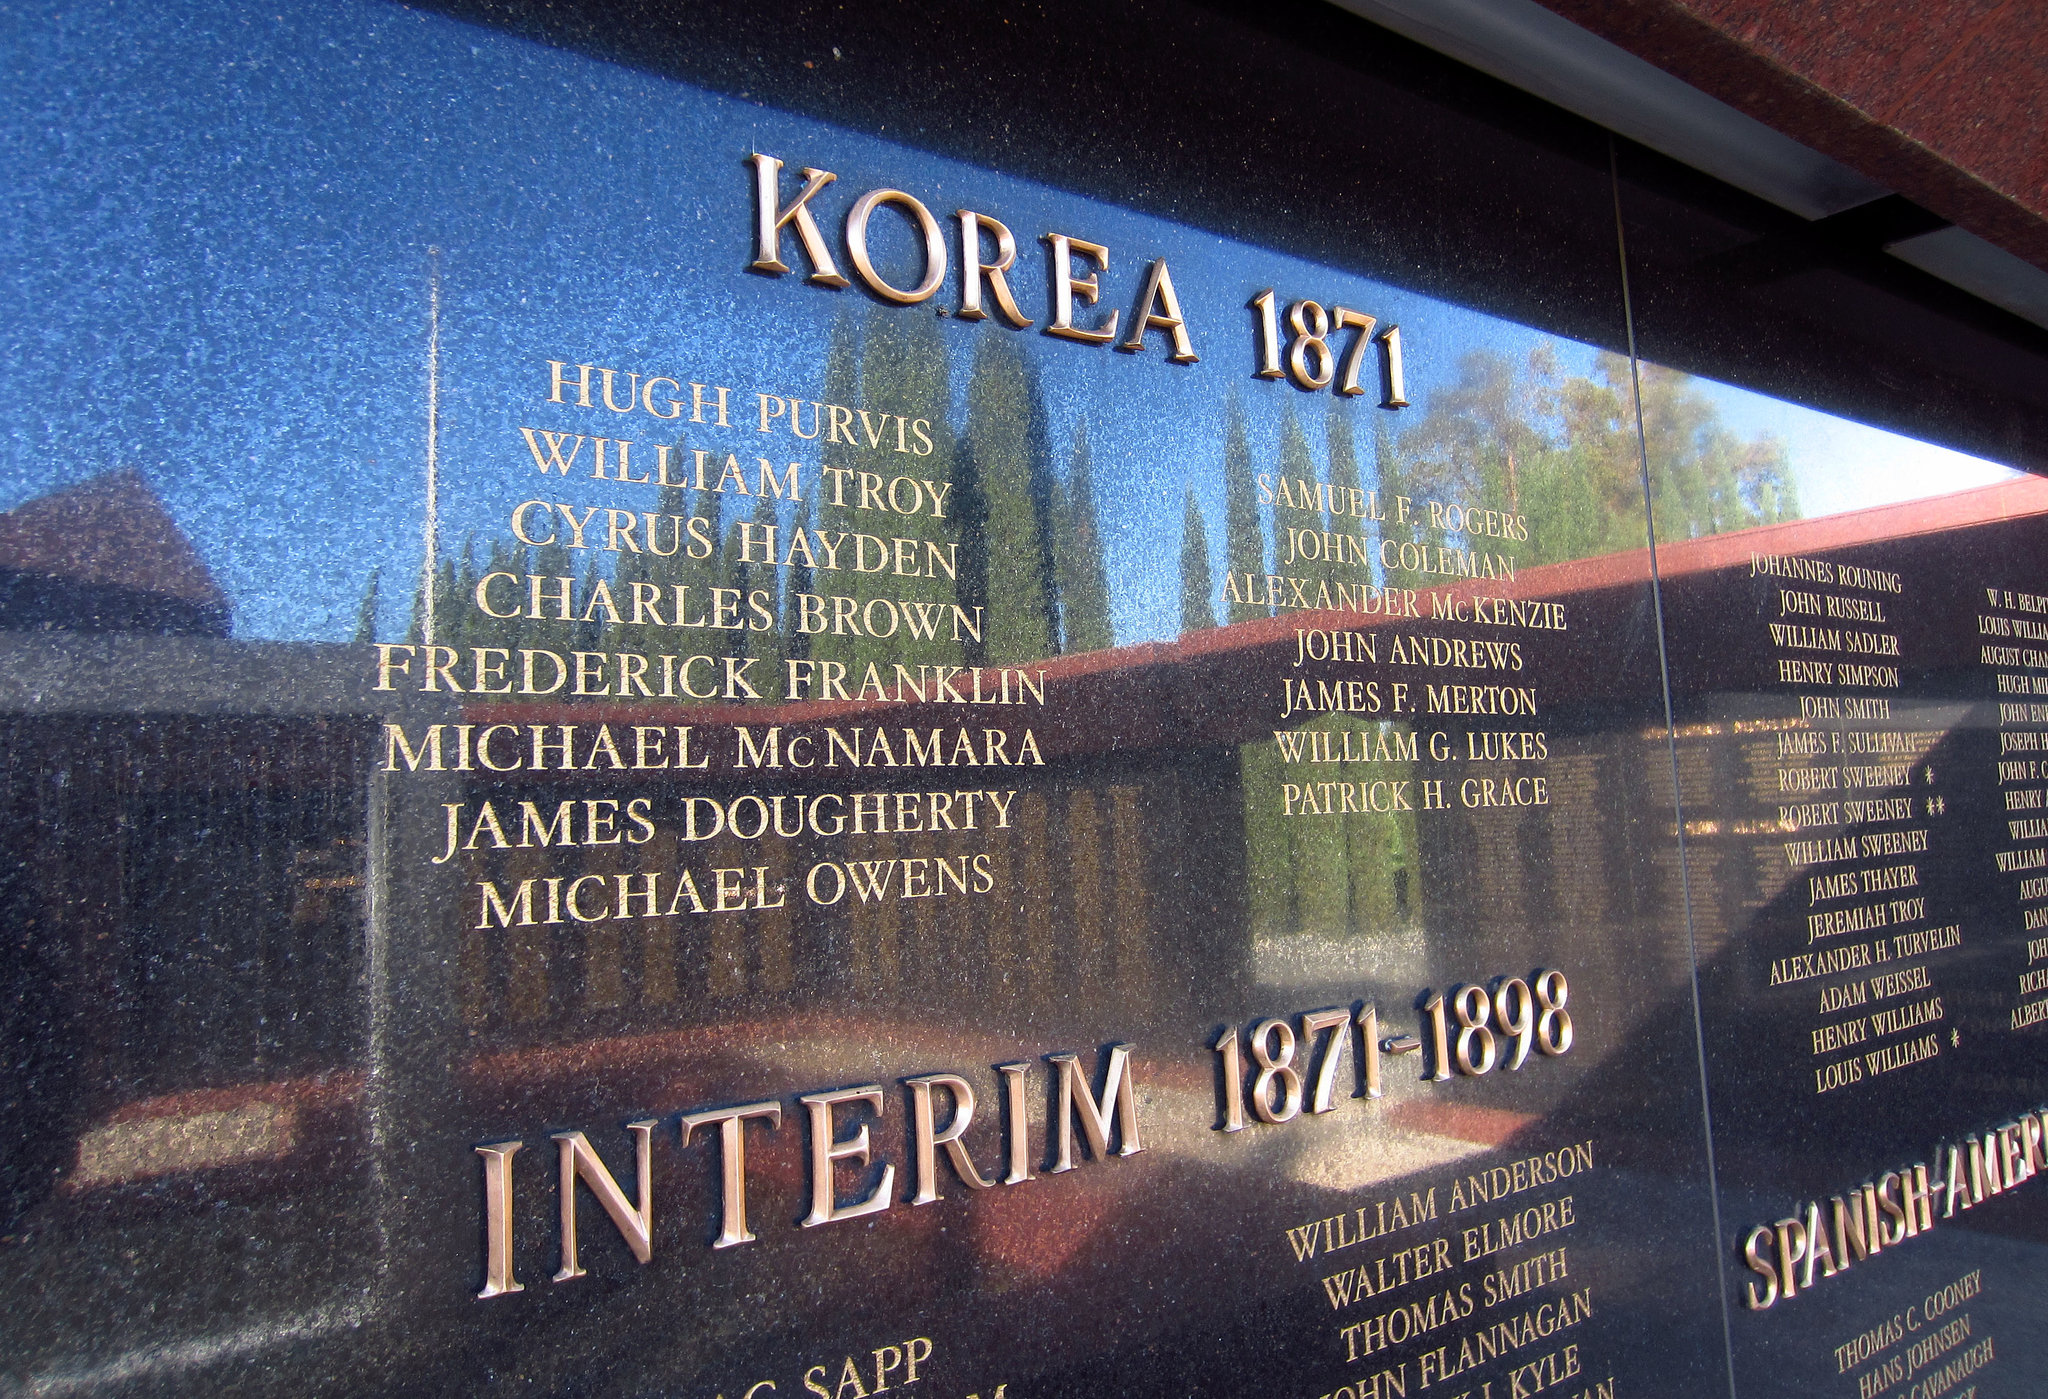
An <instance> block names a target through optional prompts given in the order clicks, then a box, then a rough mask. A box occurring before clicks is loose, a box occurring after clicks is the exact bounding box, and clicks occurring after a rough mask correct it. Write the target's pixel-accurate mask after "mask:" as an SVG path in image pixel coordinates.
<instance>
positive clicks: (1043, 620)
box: [961, 335, 1055, 665]
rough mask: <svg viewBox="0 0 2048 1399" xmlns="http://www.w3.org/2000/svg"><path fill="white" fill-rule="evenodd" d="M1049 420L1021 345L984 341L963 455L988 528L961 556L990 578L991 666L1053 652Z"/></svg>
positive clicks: (1002, 339) (971, 383)
mask: <svg viewBox="0 0 2048 1399" xmlns="http://www.w3.org/2000/svg"><path fill="white" fill-rule="evenodd" d="M1043 418H1044V413H1043V412H1042V410H1041V409H1040V406H1039V403H1038V394H1037V385H1036V383H1035V382H1034V381H1033V379H1032V377H1031V375H1030V373H1029V371H1028V370H1027V369H1026V368H1025V365H1024V359H1023V355H1022V354H1021V353H1020V352H1019V350H1018V349H1017V347H1016V345H1015V344H1014V343H1013V342H1012V341H1011V340H1010V338H1009V337H1008V336H1001V335H989V336H984V337H982V339H981V342H980V344H979V345H977V346H976V348H975V355H974V370H973V374H972V376H971V377H970V378H969V380H968V382H967V442H968V445H969V452H968V453H967V454H965V455H964V456H963V465H964V466H966V467H967V468H968V469H969V470H970V471H971V474H972V479H973V482H974V486H975V494H977V495H978V496H979V501H978V513H979V515H980V517H981V518H980V521H979V523H980V526H981V527H980V530H979V531H978V538H974V539H971V540H970V539H968V538H965V537H963V539H962V541H961V553H962V555H963V556H965V555H968V554H970V553H971V554H973V555H975V556H976V562H977V564H978V565H979V572H980V576H981V578H982V580H984V581H983V584H982V586H983V588H984V589H985V595H986V597H987V599H988V601H987V604H986V606H987V611H986V613H985V614H984V617H985V623H984V625H985V627H986V631H985V633H984V634H985V636H986V644H985V647H984V650H985V652H986V659H987V663H988V664H990V665H1014V664H1018V663H1021V662H1024V661H1030V660H1037V659H1039V658H1040V657H1043V656H1046V655H1048V654H1050V653H1051V651H1052V637H1053V627H1052V624H1051V622H1050V621H1049V620H1048V617H1047V606H1048V602H1049V601H1054V600H1055V595H1054V589H1053V588H1052V587H1051V586H1050V582H1051V580H1050V578H1049V577H1048V574H1049V572H1050V570H1049V568H1048V563H1049V558H1048V555H1049V553H1050V543H1051V541H1050V539H1049V537H1048V533H1047V531H1046V530H1045V529H1044V515H1043V514H1042V513H1041V512H1042V510H1043V508H1044V507H1045V506H1046V505H1047V504H1048V503H1049V502H1048V496H1049V485H1050V482H1049V473H1047V472H1046V471H1045V470H1044V469H1043V463H1042V460H1041V459H1040V456H1041V453H1040V448H1041V444H1042V441H1043V428H1042V422H1043ZM964 523H965V522H964V521H963V524H964ZM964 534H965V531H964V529H963V536H964ZM962 571H963V572H965V571H966V570H965V569H963V570H962Z"/></svg>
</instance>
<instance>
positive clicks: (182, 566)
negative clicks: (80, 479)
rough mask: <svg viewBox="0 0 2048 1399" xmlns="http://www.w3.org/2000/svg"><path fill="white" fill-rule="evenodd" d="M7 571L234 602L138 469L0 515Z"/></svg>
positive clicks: (0, 561)
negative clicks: (220, 586)
mask: <svg viewBox="0 0 2048 1399" xmlns="http://www.w3.org/2000/svg"><path fill="white" fill-rule="evenodd" d="M0 569H12V570H15V571H17V572H21V573H31V574H42V575H45V576H48V577H54V578H61V579H64V580H66V581H67V582H73V583H96V584H100V585H102V586H108V587H117V588H130V589H133V590H134V591H136V592H139V593H154V594H157V595H158V596H161V597H173V598H178V599H181V600H182V601H185V602H190V603H196V604H198V605H200V606H202V607H220V608H225V607H226V606H227V598H226V597H225V596H223V595H222V593H221V591H220V588H219V586H218V585H217V584H216V583H215V582H214V581H213V575H212V574H211V573H209V572H207V569H206V564H205V562H204V561H203V560H202V559H201V558H200V557H199V551H198V550H196V549H194V548H193V547H192V541H191V540H189V539H187V538H186V537H185V532H184V531H183V530H181V529H179V528H178V524H177V521H175V520H173V519H172V518H171V515H170V512H169V511H168V510H166V509H165V508H164V503H163V500H162V498H161V497H159V496H158V495H157V493H156V492H155V491H154V490H151V489H150V486H149V483H148V482H147V481H144V480H143V479H142V473H140V472H138V471H132V470H130V471H110V472H108V473H107V474H106V475H104V476H95V477H93V478H92V479H91V480H90V481H87V482H85V483H83V484H82V485H77V486H73V487H71V488H70V489H69V490H63V491H58V492H56V493H55V494H52V495H46V496H39V497H37V498H36V499H35V500H31V501H29V502H28V503H27V504H26V505H20V506H17V507H15V508H14V509H13V510H9V511H8V512H6V513H5V514H0Z"/></svg>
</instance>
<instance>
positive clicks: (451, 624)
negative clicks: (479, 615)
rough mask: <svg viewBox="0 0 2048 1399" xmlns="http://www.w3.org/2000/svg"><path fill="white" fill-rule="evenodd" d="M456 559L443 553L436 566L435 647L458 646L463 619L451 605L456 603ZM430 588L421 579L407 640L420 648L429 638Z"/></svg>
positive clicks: (413, 602)
mask: <svg viewBox="0 0 2048 1399" xmlns="http://www.w3.org/2000/svg"><path fill="white" fill-rule="evenodd" d="M455 587H456V576H455V560H454V559H453V558H450V557H449V556H448V555H446V554H443V555H442V556H441V559H440V562H439V563H437V564H436V565H435V567H434V607H433V612H434V644H435V645H436V646H459V645H461V644H462V642H461V639H460V637H459V635H458V631H459V627H460V618H459V616H458V614H457V612H456V610H455V608H454V607H453V606H452V605H451V604H452V603H453V602H454V601H455V600H456V598H455ZM426 623H427V587H426V580H425V579H424V578H422V579H421V580H420V584H419V586H418V587H417V588H416V589H415V590H414V592H413V598H412V625H411V626H410V627H408V628H407V629H406V637H405V639H406V640H407V641H409V642H411V643H412V644H413V645H415V646H417V645H420V644H421V643H423V642H424V641H425V640H426V635H427V626H426Z"/></svg>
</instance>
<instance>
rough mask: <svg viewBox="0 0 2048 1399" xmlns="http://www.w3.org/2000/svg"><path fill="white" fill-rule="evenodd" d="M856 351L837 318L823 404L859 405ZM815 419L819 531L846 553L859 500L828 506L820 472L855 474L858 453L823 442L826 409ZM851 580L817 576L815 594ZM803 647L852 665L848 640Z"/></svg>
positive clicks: (843, 588) (817, 638)
mask: <svg viewBox="0 0 2048 1399" xmlns="http://www.w3.org/2000/svg"><path fill="white" fill-rule="evenodd" d="M856 352H857V346H856V345H855V343H854V333H853V322H852V320H850V319H849V318H847V317H846V316H841V317H840V318H839V319H838V320H837V321H835V322H833V324H832V335H831V337H830V339H829V340H827V341H826V345H825V392H824V401H825V402H826V403H838V404H848V405H850V404H855V403H858V402H860V370H859V367H858V361H857V360H856V358H855V355H856ZM791 411H792V412H795V411H796V410H795V407H794V406H792V408H791ZM818 415H819V421H818V424H817V426H816V427H815V428H814V429H813V431H814V432H815V434H816V436H817V444H816V447H815V448H814V450H816V452H817V453H818V462H819V468H820V469H819V473H818V487H817V495H818V528H819V529H820V530H822V531H825V532H827V533H830V534H835V535H836V534H839V533H841V532H842V531H844V532H846V533H847V535H848V538H847V542H846V544H844V545H842V546H841V548H842V550H848V549H850V547H851V545H852V542H853V541H852V537H851V536H852V532H853V531H855V530H857V529H859V525H858V524H856V523H855V517H854V512H853V509H852V507H851V502H852V501H856V500H858V499H859V496H857V495H852V496H845V497H842V498H843V499H845V500H846V501H848V502H849V503H848V504H845V505H834V504H833V503H832V502H833V500H834V496H833V494H832V490H831V484H830V483H831V478H830V477H829V476H827V475H826V474H825V472H824V468H826V467H836V468H839V469H842V470H851V471H858V470H859V469H860V454H859V453H858V452H856V451H855V450H854V449H853V448H852V447H850V446H848V445H846V444H845V443H840V442H829V441H827V440H826V424H825V410H824V409H822V408H821V409H819V410H818ZM841 557H842V558H845V557H846V554H845V553H842V555H841ZM821 562H822V560H821ZM850 577H851V575H849V574H844V573H836V572H828V573H825V574H823V575H821V579H820V582H819V584H818V591H819V592H820V593H847V592H851V591H852V588H851V587H850V586H848V583H849V581H850ZM831 615H832V609H831V607H830V606H829V605H828V606H827V607H826V609H825V616H826V618H828V619H829V618H830V617H831ZM795 619H796V614H794V613H793V614H792V618H791V620H792V621H794V620H795ZM828 625H829V622H828ZM807 644H808V645H809V647H810V653H811V655H812V656H813V657H814V658H816V659H817V660H820V661H838V662H840V663H841V664H842V665H851V664H852V663H853V661H854V645H855V642H854V638H852V637H847V636H834V635H832V633H831V632H830V631H829V630H827V631H823V632H819V633H817V634H815V635H813V636H811V637H810V638H809V639H808V643H807Z"/></svg>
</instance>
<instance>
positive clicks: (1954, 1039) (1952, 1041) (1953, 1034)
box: [720, 1030, 1963, 1399]
mask: <svg viewBox="0 0 2048 1399" xmlns="http://www.w3.org/2000/svg"><path fill="white" fill-rule="evenodd" d="M1962 1042H1963V1032H1962V1031H1961V1030H1950V1031H1949V1032H1948V1047H1949V1048H1950V1049H1954V1048H1955V1047H1956V1046H1957V1045H1959V1044H1961V1043H1962ZM720 1399H724V1396H723V1395H721V1396H720Z"/></svg>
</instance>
